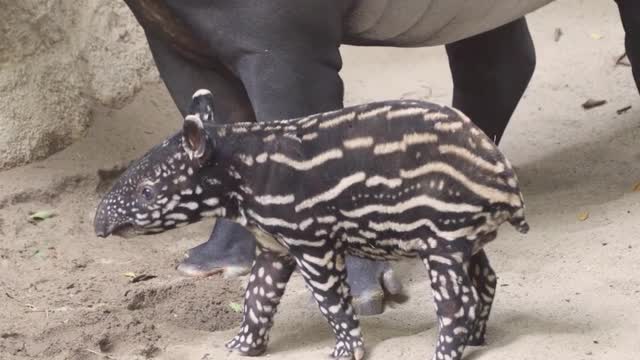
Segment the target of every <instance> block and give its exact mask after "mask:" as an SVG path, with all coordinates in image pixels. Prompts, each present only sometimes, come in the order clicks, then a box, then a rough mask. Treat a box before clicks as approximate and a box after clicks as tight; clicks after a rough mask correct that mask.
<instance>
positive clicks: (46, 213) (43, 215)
mask: <svg viewBox="0 0 640 360" xmlns="http://www.w3.org/2000/svg"><path fill="white" fill-rule="evenodd" d="M54 216H56V214H55V213H54V212H53V210H40V211H36V212H34V213H33V214H31V215H29V222H31V223H36V222H39V221H42V220H46V219H49V218H52V217H54Z"/></svg>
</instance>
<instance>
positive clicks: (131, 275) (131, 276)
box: [122, 272, 136, 278]
mask: <svg viewBox="0 0 640 360" xmlns="http://www.w3.org/2000/svg"><path fill="white" fill-rule="evenodd" d="M122 275H124V276H126V277H130V278H134V277H136V273H134V272H126V273H124V274H122Z"/></svg>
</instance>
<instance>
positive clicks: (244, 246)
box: [145, 29, 256, 276]
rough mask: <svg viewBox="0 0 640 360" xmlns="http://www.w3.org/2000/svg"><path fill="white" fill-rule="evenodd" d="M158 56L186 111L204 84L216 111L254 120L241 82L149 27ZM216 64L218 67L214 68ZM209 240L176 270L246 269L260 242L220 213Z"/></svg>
mask: <svg viewBox="0 0 640 360" xmlns="http://www.w3.org/2000/svg"><path fill="white" fill-rule="evenodd" d="M145 32H146V35H147V41H148V43H149V47H150V49H151V53H152V55H153V58H154V61H155V63H156V66H157V68H158V71H159V72H160V77H161V78H162V80H163V82H164V83H165V85H166V87H167V89H168V90H169V94H170V95H171V97H172V98H173V100H174V102H175V104H176V106H177V107H178V110H179V111H180V112H181V113H182V115H183V116H185V115H186V113H187V106H188V105H189V102H190V100H191V95H192V94H193V93H194V92H195V91H196V90H198V89H201V88H206V89H209V90H211V91H212V92H213V93H214V94H215V98H214V101H215V116H216V121H220V122H224V123H227V122H242V121H254V120H255V118H254V114H253V109H252V108H251V104H250V102H249V99H248V97H247V95H246V92H245V91H244V88H243V86H242V83H241V82H240V81H239V80H238V79H233V78H232V77H231V76H229V74H225V73H223V71H224V69H221V68H220V66H218V67H215V66H213V67H212V66H211V64H209V65H208V66H204V65H200V64H198V63H197V62H196V61H195V60H193V59H188V58H185V56H184V55H183V54H181V53H180V51H178V50H177V49H176V48H175V45H174V44H170V43H169V42H168V41H167V40H166V39H165V38H163V36H162V35H158V34H154V33H153V31H152V30H151V29H145ZM214 69H216V70H217V71H216V70H214ZM209 240H210V241H207V242H205V243H202V244H200V245H198V246H196V247H195V248H192V249H189V250H188V251H187V254H186V256H185V259H184V260H183V261H182V262H181V263H180V264H179V265H178V270H179V271H181V272H183V273H185V274H187V275H191V276H204V275H207V274H211V273H214V272H217V271H221V270H224V271H225V273H226V274H227V275H234V274H242V273H246V272H248V271H249V270H250V269H251V264H252V262H253V258H254V255H253V254H254V252H255V246H256V242H255V239H254V237H253V235H251V233H250V232H249V231H247V230H246V229H244V228H243V227H242V226H240V225H237V224H235V223H233V222H231V221H229V220H225V219H220V220H218V221H217V222H216V225H215V227H214V229H213V231H212V233H211V235H210V237H209Z"/></svg>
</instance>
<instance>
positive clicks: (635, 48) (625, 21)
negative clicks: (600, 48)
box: [616, 0, 640, 91]
mask: <svg viewBox="0 0 640 360" xmlns="http://www.w3.org/2000/svg"><path fill="white" fill-rule="evenodd" d="M616 2H617V3H618V8H619V9H620V18H621V19H622V25H623V26H624V31H625V33H626V36H625V47H626V48H627V56H628V57H629V61H630V62H631V69H632V71H633V78H634V80H635V81H636V87H637V88H638V90H639V91H640V1H638V0H616Z"/></svg>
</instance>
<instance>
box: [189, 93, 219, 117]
mask: <svg viewBox="0 0 640 360" xmlns="http://www.w3.org/2000/svg"><path fill="white" fill-rule="evenodd" d="M189 114H191V115H198V116H200V120H202V122H205V123H206V122H208V121H213V94H211V91H209V90H207V89H200V90H198V91H196V92H195V93H194V94H193V96H192V97H191V104H190V105H189Z"/></svg>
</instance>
